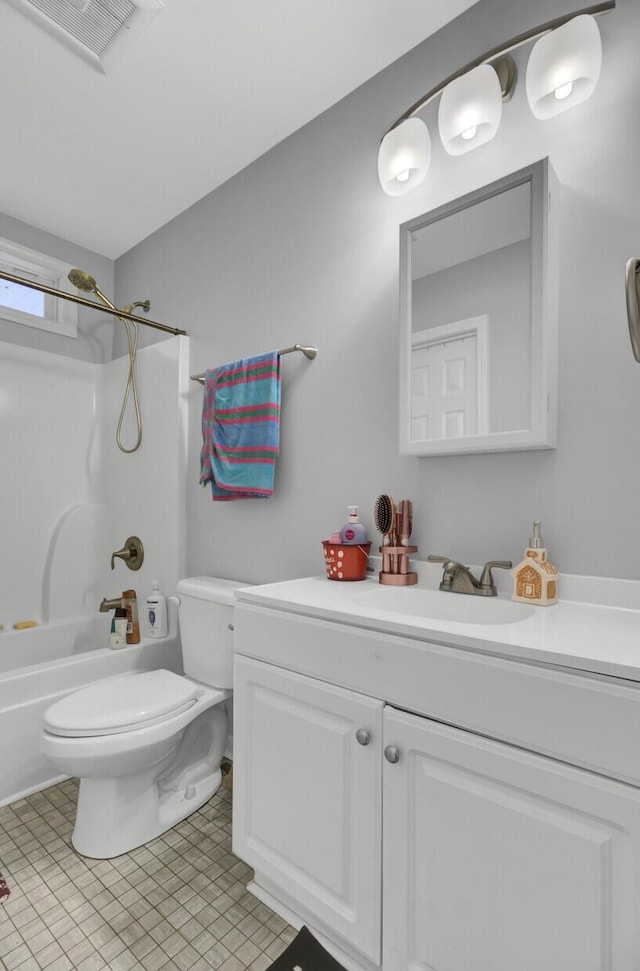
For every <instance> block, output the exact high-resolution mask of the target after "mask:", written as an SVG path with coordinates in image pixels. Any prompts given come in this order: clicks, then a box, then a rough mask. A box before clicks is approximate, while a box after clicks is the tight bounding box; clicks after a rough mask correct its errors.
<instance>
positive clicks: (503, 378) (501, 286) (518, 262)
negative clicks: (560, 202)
mask: <svg viewBox="0 0 640 971" xmlns="http://www.w3.org/2000/svg"><path fill="white" fill-rule="evenodd" d="M411 275H412V287H411V306H412V314H411V327H412V345H413V348H412V365H411V366H412V371H413V370H414V368H415V366H416V353H418V352H417V351H416V349H415V333H416V331H418V332H421V333H422V332H424V331H426V330H432V329H435V330H440V329H441V328H442V327H446V326H447V325H449V323H450V321H451V320H454V321H459V320H462V319H465V318H469V317H478V316H483V317H484V318H485V320H486V321H487V325H486V330H487V345H486V346H487V355H488V363H487V367H486V370H485V371H484V379H485V381H486V382H487V384H486V387H485V388H484V389H482V388H481V389H480V391H481V392H482V391H484V400H485V401H487V402H488V414H487V422H486V424H484V426H483V427H479V426H478V423H477V421H476V420H475V418H474V414H473V412H474V410H477V406H476V409H474V408H471V407H470V406H469V405H468V404H467V405H466V406H465V409H464V411H463V410H461V409H456V407H455V402H454V401H453V400H452V401H451V404H452V407H451V408H450V409H449V408H448V406H447V407H445V409H444V410H443V412H442V415H441V416H440V418H439V419H438V420H437V421H435V422H430V423H429V427H428V428H427V427H426V426H424V425H423V426H422V430H423V432H424V436H423V437H424V438H426V439H431V438H447V437H462V436H465V435H478V434H487V433H492V432H508V431H514V430H518V429H522V428H525V429H526V428H528V427H529V422H530V418H529V345H530V292H531V187H530V184H529V183H528V182H526V183H523V184H521V185H517V186H515V187H513V188H509V189H507V190H505V191H504V192H501V193H498V194H496V195H494V196H492V197H491V198H488V199H484V200H482V201H481V202H478V203H476V204H475V205H474V206H472V207H470V208H467V209H463V210H461V211H459V212H455V213H452V214H450V215H449V216H447V218H446V219H442V220H439V221H437V222H434V223H431V224H429V225H427V226H424V227H422V228H421V229H418V230H417V231H415V232H414V233H413V235H412V242H411ZM435 346H436V347H437V346H439V345H435ZM450 350H451V353H452V354H453V355H454V359H455V361H456V364H455V368H453V367H452V366H451V367H444V369H443V371H442V374H441V375H440V380H439V381H438V382H437V386H434V384H433V382H432V384H431V387H432V389H433V391H435V392H437V393H438V394H440V393H445V395H446V392H445V389H446V386H447V385H446V384H445V383H444V382H448V381H450V379H451V377H452V373H451V372H452V371H453V370H455V372H456V375H455V377H458V378H462V377H463V376H464V375H466V379H465V381H464V385H465V389H466V392H467V397H468V398H469V397H471V396H472V395H473V387H474V385H477V381H476V377H475V375H474V374H473V373H472V372H471V370H470V363H471V362H469V366H466V367H465V366H464V365H463V364H462V363H461V359H460V357H459V355H456V351H455V349H454V348H453V347H452V348H451V349H450ZM419 353H420V354H422V352H419ZM454 386H455V379H454ZM461 390H462V389H460V391H461ZM459 393H460V392H458V394H459ZM447 397H448V396H445V402H444V404H445V405H446V403H447ZM434 403H435V402H434ZM417 406H418V407H419V409H422V408H423V406H424V401H422V400H421V401H420V403H419V404H418V405H417ZM436 407H437V405H436ZM420 417H421V415H420V413H419V412H416V413H413V412H412V415H411V424H412V438H413V440H414V441H415V440H416V439H417V437H418V434H419V428H420V426H421V422H420V421H419V420H418V421H416V419H420Z"/></svg>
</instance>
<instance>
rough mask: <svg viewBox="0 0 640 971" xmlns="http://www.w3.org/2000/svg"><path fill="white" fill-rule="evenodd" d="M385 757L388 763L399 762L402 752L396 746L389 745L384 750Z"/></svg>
mask: <svg viewBox="0 0 640 971" xmlns="http://www.w3.org/2000/svg"><path fill="white" fill-rule="evenodd" d="M384 757H385V759H386V760H387V762H394V763H395V762H399V761H400V752H399V751H398V749H397V748H396V747H395V745H387V747H386V748H385V750H384Z"/></svg>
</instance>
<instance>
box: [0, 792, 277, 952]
mask: <svg viewBox="0 0 640 971" xmlns="http://www.w3.org/2000/svg"><path fill="white" fill-rule="evenodd" d="M76 796H77V782H76V781H75V780H69V781H67V782H63V783H61V784H60V785H57V786H52V787H51V788H50V789H45V790H44V791H43V792H38V793H36V794H34V795H33V796H29V797H28V798H27V799H21V800H20V801H19V802H15V803H13V804H12V805H10V806H5V807H3V808H0V870H1V871H2V873H3V875H4V877H5V879H6V881H7V884H8V885H9V888H10V890H11V895H10V896H9V897H7V898H5V900H4V903H0V967H2V968H6V969H7V971H40V969H45V968H46V969H47V971H70V969H73V971H98V969H101V968H108V969H113V971H130V969H142V971H170V969H172V968H176V969H179V971H208V969H211V968H214V969H218V971H246V969H250V971H265V969H266V968H268V967H269V966H270V964H271V963H272V962H273V961H274V960H275V958H276V957H277V956H278V955H279V954H280V953H281V952H282V951H283V950H284V948H285V947H286V946H287V944H289V943H290V941H291V940H292V939H293V937H294V936H295V933H296V932H295V931H294V930H293V928H291V927H290V926H289V925H288V924H286V923H285V921H284V920H282V919H281V918H280V917H278V916H277V915H276V914H274V913H273V912H272V911H271V910H269V908H268V907H266V906H265V905H264V904H263V903H260V901H258V900H257V899H256V898H255V897H253V896H252V895H251V894H250V893H248V892H247V891H246V889H245V886H246V884H247V882H248V880H249V879H250V877H251V871H250V870H249V868H248V867H247V866H245V864H244V863H242V862H241V861H240V860H239V859H238V858H237V857H235V856H233V854H232V853H231V796H230V793H229V792H228V790H226V789H220V791H219V792H218V793H217V794H216V795H215V796H214V797H213V799H211V800H210V801H209V802H208V803H207V804H206V805H205V806H203V807H202V809H200V810H199V811H198V812H196V813H194V814H193V815H192V816H189V818H188V819H186V820H184V822H182V823H180V824H179V825H178V826H176V827H174V829H172V830H170V831H169V832H168V833H165V834H164V835H163V836H160V837H158V839H155V840H153V842H151V843H148V844H147V845H146V846H144V847H140V848H139V849H137V850H133V852H131V853H126V854H123V855H122V856H119V857H117V858H116V859H113V860H89V859H86V858H84V857H81V856H78V854H77V853H76V852H75V851H74V849H73V847H72V846H71V831H72V829H73V819H74V815H75V804H76Z"/></svg>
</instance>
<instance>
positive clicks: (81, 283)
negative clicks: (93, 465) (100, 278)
mask: <svg viewBox="0 0 640 971" xmlns="http://www.w3.org/2000/svg"><path fill="white" fill-rule="evenodd" d="M69 282H70V283H72V284H73V286H74V287H77V288H78V290H83V291H84V292H85V293H95V295H96V297H98V298H99V299H100V300H102V302H103V303H104V304H106V306H107V307H110V308H111V310H117V309H118V308H117V307H116V306H115V304H113V303H111V301H110V300H109V298H108V297H105V295H104V293H103V292H102V291H101V290H100V288H99V287H98V284H97V283H96V281H95V280H94V279H93V277H92V276H89V274H88V273H85V272H84V270H78V269H75V270H71V271H70V273H69ZM134 307H142V309H143V310H144V312H145V313H149V310H150V309H151V303H150V302H149V301H148V300H137V301H136V302H135V303H131V304H128V305H127V306H126V307H125V308H124V313H126V314H130V313H132V311H133V309H134ZM118 319H119V320H121V321H122V323H123V324H124V328H125V332H126V335H127V347H128V350H129V374H128V377H127V386H126V388H125V392H124V398H123V400H122V408H121V409H120V417H119V419H118V427H117V429H116V445H117V446H118V448H119V449H120V451H121V452H126V453H127V454H129V453H130V452H135V451H136V450H137V449H138V448H140V445H141V443H142V418H141V415H140V404H139V402H138V388H137V384H136V372H135V363H136V354H137V351H138V333H139V331H138V324H137V322H136V321H135V320H127V318H126V317H119V318H118ZM129 394H131V399H132V401H133V407H134V412H135V417H136V442H135V445H134V446H133V447H132V448H125V446H124V445H123V444H122V423H123V421H124V416H125V414H126V411H127V404H128V403H129Z"/></svg>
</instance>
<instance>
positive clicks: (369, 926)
mask: <svg viewBox="0 0 640 971" xmlns="http://www.w3.org/2000/svg"><path fill="white" fill-rule="evenodd" d="M234 681H235V694H234V733H233V736H234V738H233V742H234V770H233V775H234V779H233V849H234V852H235V853H236V854H237V855H238V856H240V857H241V858H242V859H243V860H245V861H246V862H247V863H249V864H250V865H251V866H252V867H254V869H255V871H256V882H257V884H258V885H259V886H263V887H264V888H265V889H267V890H270V892H272V893H275V895H276V896H278V897H279V898H280V900H281V901H282V902H283V903H285V904H287V905H288V906H290V907H292V909H293V910H294V912H296V913H298V914H300V915H301V916H302V917H303V918H304V916H305V913H306V914H308V915H309V917H310V918H313V919H314V922H315V924H316V926H318V927H319V928H320V929H321V925H322V924H324V926H325V927H326V928H328V929H330V930H334V931H335V932H337V933H338V934H339V935H340V936H341V937H342V938H343V939H345V940H346V941H348V942H350V943H351V944H352V945H353V946H354V947H355V948H357V949H358V950H359V951H361V952H362V953H363V954H365V955H367V956H368V957H369V958H371V959H372V960H373V961H374V962H376V963H378V962H379V958H380V895H381V887H380V884H381V876H380V865H381V850H380V840H381V806H380V801H381V774H382V770H381V764H382V754H381V753H382V748H381V740H382V708H383V706H382V703H381V702H379V701H375V700H372V699H370V698H367V697H365V696H363V695H358V694H355V693H354V692H352V691H345V690H343V689H341V688H335V687H333V686H332V685H328V684H323V683H322V682H319V681H314V680H312V679H311V678H306V677H303V676H301V675H297V674H291V673H290V672H288V671H284V670H282V669H281V668H277V667H274V666H272V665H269V664H264V663H262V662H260V661H254V660H250V659H248V658H245V657H240V656H238V655H236V658H235V665H234ZM357 732H358V733H359V736H358V737H359V740H358V737H357V736H356V733H357ZM362 732H366V733H368V738H367V736H366V735H363V734H362ZM363 743H364V744H363ZM318 922H321V923H320V924H318Z"/></svg>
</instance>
